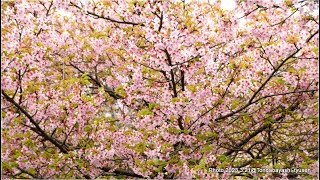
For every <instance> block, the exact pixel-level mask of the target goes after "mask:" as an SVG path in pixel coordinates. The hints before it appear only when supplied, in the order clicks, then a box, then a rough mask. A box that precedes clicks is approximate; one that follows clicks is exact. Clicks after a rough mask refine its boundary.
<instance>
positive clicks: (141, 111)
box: [138, 108, 153, 116]
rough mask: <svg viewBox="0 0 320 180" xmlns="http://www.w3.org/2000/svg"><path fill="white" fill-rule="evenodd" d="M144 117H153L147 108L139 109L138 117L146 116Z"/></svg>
mask: <svg viewBox="0 0 320 180" xmlns="http://www.w3.org/2000/svg"><path fill="white" fill-rule="evenodd" d="M146 115H153V112H152V111H150V110H149V109H148V108H145V109H141V110H140V111H139V112H138V116H146Z"/></svg>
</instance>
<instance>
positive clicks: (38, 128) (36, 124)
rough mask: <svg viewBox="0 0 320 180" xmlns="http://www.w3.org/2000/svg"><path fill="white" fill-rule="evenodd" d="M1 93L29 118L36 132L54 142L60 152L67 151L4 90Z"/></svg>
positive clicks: (65, 147) (66, 148)
mask: <svg viewBox="0 0 320 180" xmlns="http://www.w3.org/2000/svg"><path fill="white" fill-rule="evenodd" d="M1 93H2V95H3V96H4V97H5V99H6V100H7V101H9V102H10V103H12V104H14V106H15V107H16V108H18V109H19V111H21V112H22V113H23V114H24V115H25V116H26V117H27V118H28V119H29V120H30V122H31V123H32V124H33V125H34V126H35V129H36V131H35V132H36V133H37V134H39V135H40V136H42V137H43V138H44V139H46V140H48V141H50V142H51V143H52V144H54V145H55V146H56V147H57V148H58V149H59V150H60V151H61V152H62V153H68V151H69V150H68V147H67V146H63V145H62V144H60V143H59V141H58V140H56V139H54V138H53V137H50V136H49V135H48V134H47V133H46V132H45V131H44V130H43V129H42V128H41V127H40V126H39V124H38V123H37V122H36V121H35V120H34V119H33V117H32V116H31V115H30V114H29V113H28V112H27V111H26V110H25V109H24V108H23V107H21V106H20V105H19V104H18V103H17V102H15V101H14V99H12V98H10V97H9V95H8V94H7V93H5V92H4V90H2V91H1Z"/></svg>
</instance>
